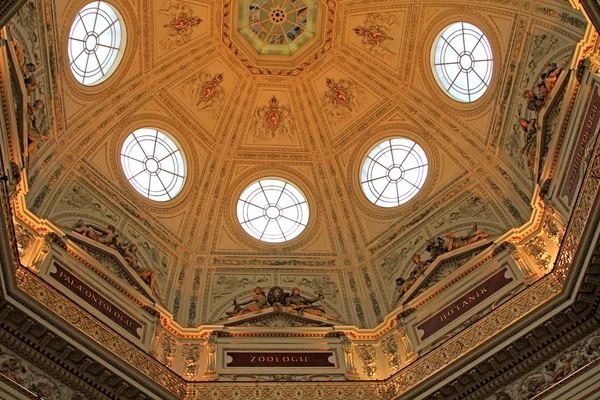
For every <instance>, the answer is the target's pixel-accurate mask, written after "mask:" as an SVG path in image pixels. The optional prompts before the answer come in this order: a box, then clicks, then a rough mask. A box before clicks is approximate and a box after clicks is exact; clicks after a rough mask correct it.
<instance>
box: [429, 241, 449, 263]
mask: <svg viewBox="0 0 600 400" xmlns="http://www.w3.org/2000/svg"><path fill="white" fill-rule="evenodd" d="M425 250H427V251H428V252H429V256H430V258H431V260H435V259H436V258H438V257H439V256H441V255H442V254H444V253H446V252H447V251H448V246H446V244H445V243H444V238H441V237H437V238H431V239H429V240H428V241H427V247H426V248H425Z"/></svg>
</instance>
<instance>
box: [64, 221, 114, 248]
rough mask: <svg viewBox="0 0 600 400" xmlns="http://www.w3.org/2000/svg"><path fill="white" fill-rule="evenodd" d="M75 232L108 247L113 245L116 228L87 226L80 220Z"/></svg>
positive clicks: (110, 226)
mask: <svg viewBox="0 0 600 400" xmlns="http://www.w3.org/2000/svg"><path fill="white" fill-rule="evenodd" d="M74 231H75V232H77V233H80V234H82V235H83V236H85V237H87V238H90V239H92V240H94V241H96V242H98V243H102V244H105V245H107V246H109V245H111V244H112V243H113V241H114V238H115V227H114V226H112V225H109V226H108V228H106V229H104V228H102V227H100V226H97V225H92V224H86V223H84V222H83V221H82V220H79V221H78V222H77V225H76V226H75V229H74Z"/></svg>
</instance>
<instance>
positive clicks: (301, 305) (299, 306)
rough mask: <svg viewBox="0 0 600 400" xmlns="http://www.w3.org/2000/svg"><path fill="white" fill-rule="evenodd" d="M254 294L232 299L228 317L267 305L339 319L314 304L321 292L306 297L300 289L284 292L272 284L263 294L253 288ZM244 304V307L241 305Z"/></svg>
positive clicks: (260, 289) (279, 309)
mask: <svg viewBox="0 0 600 400" xmlns="http://www.w3.org/2000/svg"><path fill="white" fill-rule="evenodd" d="M254 293H255V295H254V296H252V297H251V298H250V299H249V300H247V301H245V302H243V303H238V302H237V299H236V300H233V307H234V308H233V311H226V312H225V314H226V315H227V316H228V317H234V316H238V315H244V314H248V313H251V312H256V311H260V310H263V309H265V308H268V307H273V310H275V311H281V310H285V311H292V310H293V311H296V312H297V313H298V314H300V315H302V314H304V313H307V314H312V315H316V316H319V317H323V318H325V319H328V320H334V321H339V320H340V319H341V318H340V317H334V316H331V315H328V314H327V313H325V308H324V307H323V306H321V305H318V304H314V303H316V302H317V301H319V300H322V299H324V298H325V296H323V294H322V293H319V294H318V295H317V296H316V297H314V298H307V297H304V296H302V295H301V294H300V289H298V288H294V289H292V293H291V294H290V293H286V292H285V291H284V290H283V289H282V288H281V287H279V286H274V287H272V288H271V289H270V290H269V294H268V295H265V292H264V290H263V289H262V288H260V287H256V288H255V289H254ZM242 306H246V307H242Z"/></svg>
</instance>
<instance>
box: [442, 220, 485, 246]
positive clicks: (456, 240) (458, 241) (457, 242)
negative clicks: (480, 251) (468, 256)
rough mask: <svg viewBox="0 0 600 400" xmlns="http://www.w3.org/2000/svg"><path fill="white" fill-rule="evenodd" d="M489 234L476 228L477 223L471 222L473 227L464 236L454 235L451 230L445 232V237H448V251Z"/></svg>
mask: <svg viewBox="0 0 600 400" xmlns="http://www.w3.org/2000/svg"><path fill="white" fill-rule="evenodd" d="M488 236H489V235H488V234H487V233H483V232H481V231H479V230H477V224H475V223H473V229H472V230H471V232H469V233H468V234H466V235H465V236H460V237H455V236H454V234H453V233H452V232H448V233H446V239H448V251H452V250H455V249H458V248H461V247H464V246H467V245H469V244H471V243H475V242H478V241H480V240H483V239H485V238H487V237H488Z"/></svg>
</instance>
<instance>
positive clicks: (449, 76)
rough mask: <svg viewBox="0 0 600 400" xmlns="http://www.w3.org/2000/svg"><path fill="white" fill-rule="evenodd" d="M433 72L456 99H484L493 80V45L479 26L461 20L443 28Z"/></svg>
mask: <svg viewBox="0 0 600 400" xmlns="http://www.w3.org/2000/svg"><path fill="white" fill-rule="evenodd" d="M432 58H433V72H434V75H435V77H436V80H437V82H438V84H439V85H440V87H441V88H442V89H443V90H444V91H445V92H446V93H447V94H448V95H449V96H450V97H452V98H454V99H456V100H458V101H462V102H466V103H468V102H471V101H475V100H477V99H478V98H480V97H481V96H482V95H483V93H484V92H485V91H486V90H487V88H488V86H489V84H490V81H491V79H492V67H493V64H494V62H493V59H492V48H491V46H490V42H489V41H488V39H487V37H485V35H484V34H483V32H481V30H480V29H479V28H477V27H476V26H474V25H471V24H468V23H466V22H457V23H454V24H452V25H450V26H448V27H447V28H446V29H444V30H443V31H442V33H441V34H440V35H439V36H438V39H437V41H436V42H435V44H434V46H433V51H432Z"/></svg>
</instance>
